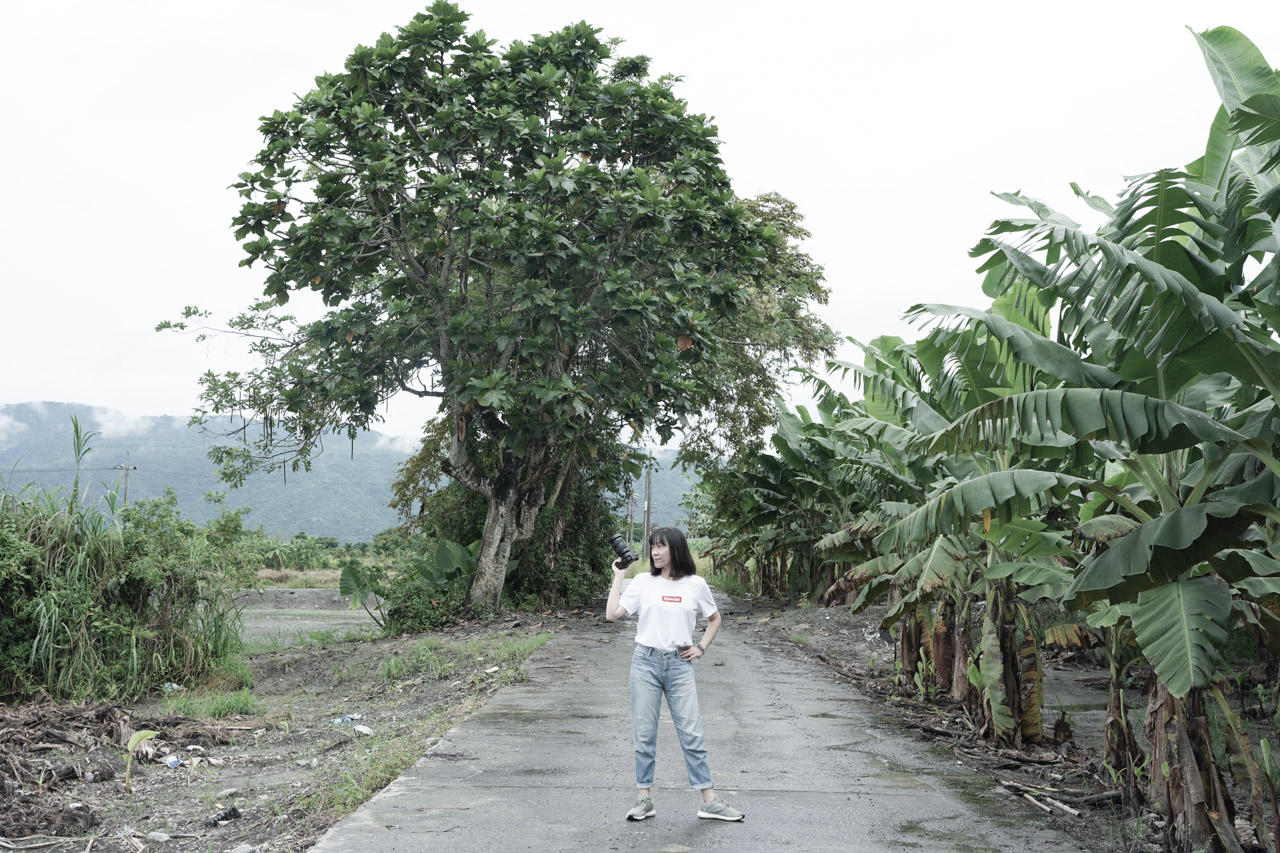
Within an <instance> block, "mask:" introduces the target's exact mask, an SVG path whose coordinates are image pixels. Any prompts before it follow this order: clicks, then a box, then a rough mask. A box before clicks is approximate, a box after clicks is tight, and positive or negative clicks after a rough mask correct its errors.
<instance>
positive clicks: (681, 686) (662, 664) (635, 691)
mask: <svg viewBox="0 0 1280 853" xmlns="http://www.w3.org/2000/svg"><path fill="white" fill-rule="evenodd" d="M664 693H665V694H666V696H667V709H668V710H669V711H670V712H671V721H672V722H673V723H675V724H676V735H677V736H678V737H679V738H680V749H681V750H683V751H684V764H685V768H686V769H687V770H688V771H689V786H690V787H691V788H696V789H698V790H703V789H704V788H710V787H712V785H711V768H710V767H709V766H708V765H707V748H706V744H705V743H704V741H703V739H702V714H701V713H700V712H699V710H698V688H697V685H695V684H694V682H693V664H692V663H691V662H689V661H686V660H681V659H680V653H679V652H675V651H673V652H663V651H659V650H658V649H651V648H649V647H648V646H642V645H638V644H637V645H636V650H635V653H634V654H633V655H632V656H631V721H632V724H633V725H634V727H635V749H636V787H637V788H652V787H653V760H654V756H655V755H657V749H658V709H659V708H660V707H661V706H662V695H663V694H664Z"/></svg>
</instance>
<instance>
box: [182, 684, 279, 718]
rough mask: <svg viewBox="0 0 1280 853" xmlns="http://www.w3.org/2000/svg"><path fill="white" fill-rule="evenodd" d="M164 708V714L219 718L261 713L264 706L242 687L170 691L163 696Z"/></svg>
mask: <svg viewBox="0 0 1280 853" xmlns="http://www.w3.org/2000/svg"><path fill="white" fill-rule="evenodd" d="M164 710H165V713H166V714H181V715H182V716H184V717H201V718H205V719H214V720H221V719H224V718H226V717H233V716H237V715H240V716H246V717H249V716H255V715H257V714H261V713H263V711H264V710H265V706H264V705H263V704H262V703H261V702H260V701H258V700H257V699H255V698H254V696H253V694H252V693H250V692H249V689H248V688H247V687H244V688H241V689H239V690H234V691H211V692H207V693H202V692H192V691H182V692H180V693H172V694H170V695H169V696H166V697H165V700H164Z"/></svg>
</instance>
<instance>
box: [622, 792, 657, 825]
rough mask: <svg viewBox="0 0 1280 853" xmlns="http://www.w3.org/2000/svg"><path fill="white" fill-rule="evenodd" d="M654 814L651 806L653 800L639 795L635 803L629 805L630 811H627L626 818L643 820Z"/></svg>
mask: <svg viewBox="0 0 1280 853" xmlns="http://www.w3.org/2000/svg"><path fill="white" fill-rule="evenodd" d="M656 814H657V811H655V810H654V808H653V800H651V799H649V798H648V797H641V798H640V799H638V800H636V804H635V805H634V806H632V807H631V811H629V812H627V820H644V819H645V818H647V817H653V816H654V815H656Z"/></svg>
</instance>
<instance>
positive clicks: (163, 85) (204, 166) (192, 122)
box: [0, 0, 1280, 435]
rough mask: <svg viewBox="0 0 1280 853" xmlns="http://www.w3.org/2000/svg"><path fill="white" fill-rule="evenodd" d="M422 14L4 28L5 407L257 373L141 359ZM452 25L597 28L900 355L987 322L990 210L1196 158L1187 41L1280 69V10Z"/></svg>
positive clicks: (146, 10) (135, 5) (98, 13)
mask: <svg viewBox="0 0 1280 853" xmlns="http://www.w3.org/2000/svg"><path fill="white" fill-rule="evenodd" d="M14 5H15V6H16V4H14ZM425 5H426V3H425V2H424V1H423V0H361V2H358V3H356V2H350V0H344V2H333V0H256V1H255V2H243V0H221V2H218V3H198V4H197V3H184V2H177V0H169V2H162V0H152V1H151V2H144V0H113V2H97V1H96V0H94V2H90V0H75V2H66V0H62V2H59V0H42V2H31V1H30V0H28V2H24V3H22V4H21V6H20V7H17V8H14V7H13V6H11V7H9V8H8V9H7V10H6V14H5V18H6V20H5V24H4V26H3V33H0V68H2V69H3V74H4V79H5V80H6V81H7V85H6V87H5V89H6V91H5V97H4V99H3V111H4V112H3V114H4V117H5V122H4V124H5V132H4V133H3V134H0V162H3V163H4V164H5V165H6V169H5V172H6V179H5V183H6V186H7V188H8V198H7V203H6V204H4V205H3V209H2V210H0V226H2V227H0V235H3V241H4V242H3V246H4V255H5V264H4V271H3V281H4V285H3V287H4V291H3V296H4V298H3V302H0V306H2V307H0V319H2V320H3V325H2V329H3V333H2V334H0V364H2V365H3V371H2V372H0V406H3V405H4V404H7V403H18V402H26V401H35V400H51V401H63V402H80V403H87V404H91V405H95V406H105V407H111V408H114V409H117V410H120V411H122V412H125V413H128V414H129V415H131V416H137V415H159V414H172V415H185V414H187V413H189V412H190V411H191V409H192V407H193V406H194V404H195V401H196V395H197V392H198V386H197V383H196V379H197V377H198V376H199V375H200V374H201V373H202V372H203V371H205V370H207V369H214V370H225V369H228V368H231V367H235V366H237V365H239V366H243V365H244V363H245V362H244V361H243V359H242V357H241V356H240V355H239V353H240V352H241V350H242V345H241V344H240V343H238V342H236V341H234V340H232V339H220V340H216V341H213V342H210V343H206V344H202V345H201V344H196V343H195V342H194V341H193V340H192V339H190V338H187V337H182V336H180V335H176V334H173V333H166V334H157V333H155V332H154V331H152V330H153V328H154V327H155V325H156V323H157V322H159V321H161V320H164V319H176V317H177V315H178V313H179V312H180V310H181V309H182V307H183V306H184V305H188V304H196V305H199V306H201V307H203V308H209V309H212V310H214V311H215V312H216V314H217V315H218V317H220V318H224V319H225V318H226V317H227V316H229V315H230V314H231V313H233V312H234V311H236V310H238V309H241V308H243V307H245V306H247V305H248V304H249V303H250V302H251V301H252V300H253V299H255V298H256V297H257V296H259V295H260V293H261V290H260V287H259V283H260V280H261V275H262V273H261V271H260V270H244V269H240V268H239V267H238V266H237V264H238V262H239V260H240V258H241V257H242V256H243V254H242V251H241V249H240V247H239V245H238V244H237V243H236V242H235V240H234V239H233V237H232V234H231V229H230V227H229V223H230V221H231V218H232V216H233V215H234V214H235V212H236V210H237V207H238V197H237V196H236V194H235V193H234V191H232V190H230V189H227V186H228V185H229V184H230V183H231V182H232V181H234V180H235V176H236V175H237V174H238V173H239V172H241V171H244V170H245V169H246V168H247V167H248V162H249V160H250V158H252V157H253V155H254V154H255V153H256V152H257V151H258V148H259V143H260V138H259V136H258V134H257V125H258V121H257V120H258V117H259V116H261V115H263V114H265V113H269V112H270V111H272V110H273V109H277V108H279V109H287V108H288V107H289V106H291V105H292V103H293V101H294V97H293V96H294V94H295V93H302V92H305V91H307V90H309V89H310V88H311V84H312V81H313V78H314V77H315V76H316V75H317V74H319V73H321V72H323V71H331V70H338V69H340V68H341V66H342V62H343V60H344V59H345V57H346V56H347V55H348V54H349V53H350V51H351V49H352V48H353V47H354V46H355V45H356V44H357V43H369V42H372V41H373V40H375V39H376V38H377V36H378V35H379V33H381V32H384V31H389V30H393V29H394V28H395V27H396V26H399V25H401V24H404V23H407V22H408V21H409V19H410V18H411V17H412V16H413V15H414V13H416V12H418V11H420V10H422V9H423V8H424V7H425ZM1211 5H1212V6H1213V7H1214V8H1212V9H1211V8H1209V7H1210V6H1211ZM462 6H463V8H464V9H466V10H468V11H470V12H471V13H472V16H473V18H472V24H473V26H475V27H479V28H483V29H484V30H485V31H486V32H487V33H488V35H489V36H490V38H497V39H499V41H500V43H502V44H506V43H507V42H509V41H511V40H512V39H515V38H525V37H527V36H529V35H530V34H533V33H541V32H547V31H550V30H554V29H558V28H560V27H561V26H563V25H565V24H568V23H573V22H576V21H578V20H583V19H585V20H587V21H589V22H590V23H591V24H593V25H594V26H596V27H600V28H602V29H603V33H602V35H603V36H605V37H611V36H619V37H622V38H624V39H626V45H624V48H623V52H624V53H626V54H636V53H643V54H647V55H649V56H651V57H652V58H653V60H654V61H653V71H654V72H655V73H667V72H671V73H677V74H681V75H683V76H684V77H685V82H684V83H683V84H682V85H681V86H680V88H679V89H678V91H679V93H680V94H681V95H682V96H683V97H684V98H685V99H686V100H687V101H688V102H689V103H690V105H691V106H692V108H693V109H695V110H696V111H699V112H705V113H709V114H711V115H713V116H714V117H715V118H716V121H717V124H718V125H719V128H720V136H721V139H722V140H723V147H722V153H723V156H724V159H725V161H726V164H727V167H728V171H729V174H730V175H731V176H732V178H733V180H734V184H735V188H736V189H737V191H738V192H739V194H741V195H754V194H756V193H760V192H763V191H766V190H774V191H777V192H780V193H782V194H783V195H785V196H788V197H790V198H792V199H794V200H795V201H796V202H797V203H798V204H799V205H800V209H801V210H802V211H803V212H804V213H805V215H806V217H807V225H808V227H809V229H810V230H811V231H812V232H813V238H812V240H811V241H810V242H809V244H808V246H807V248H808V250H809V252H810V253H811V254H812V255H813V256H814V257H815V258H816V259H817V260H818V262H820V263H821V264H823V265H824V266H825V267H826V271H827V278H828V283H829V284H830V286H831V288H832V291H833V294H832V299H831V304H830V305H829V306H828V307H827V309H826V314H825V316H826V318H827V320H828V321H829V322H830V323H831V324H832V325H833V326H834V327H836V328H837V329H838V330H839V331H840V332H841V333H842V334H845V335H852V336H854V337H856V338H859V339H861V340H867V339H869V338H872V337H875V336H876V335H879V334H901V335H904V336H910V335H913V334H914V332H913V331H912V330H911V329H910V327H909V326H907V325H906V324H904V323H903V322H902V321H901V319H900V315H901V313H902V312H903V311H904V310H905V309H906V308H907V307H908V306H910V305H911V304H913V303H917V302H950V303H958V304H967V305H982V304H984V301H983V296H982V294H981V291H980V290H979V283H978V278H977V277H976V276H975V275H974V274H973V269H974V268H975V263H974V262H973V261H972V260H971V259H970V258H969V257H968V255H967V251H968V249H969V248H970V247H971V246H972V245H973V244H974V243H975V242H977V240H978V239H979V238H980V237H981V235H982V232H983V230H984V229H985V227H986V226H987V225H988V224H989V223H990V221H991V220H992V219H994V218H996V217H998V216H1002V215H1005V213H1006V212H1007V213H1012V212H1013V208H1009V207H1008V206H1007V205H1005V204H1004V203H1002V202H1000V201H998V200H996V199H994V198H992V197H991V196H990V195H989V192H990V191H1001V192H1009V191H1013V190H1017V189H1021V190H1022V191H1023V192H1025V193H1027V194H1029V195H1033V196H1036V197H1039V198H1041V199H1044V200H1045V201H1047V202H1048V203H1050V204H1051V205H1052V206H1055V207H1058V208H1059V209H1062V210H1065V211H1067V212H1068V213H1070V214H1071V215H1073V216H1075V217H1076V218H1077V219H1080V220H1082V221H1090V219H1089V212H1088V211H1087V210H1086V209H1085V208H1084V207H1083V205H1081V204H1079V203H1078V202H1075V200H1074V199H1073V197H1072V194H1071V190H1070V188H1069V187H1068V182H1069V181H1072V180H1074V181H1077V182H1079V183H1080V184H1081V185H1082V186H1083V187H1085V188H1086V189H1090V190H1092V191H1094V192H1097V193H1100V194H1103V195H1106V196H1108V197H1110V196H1113V195H1114V194H1115V193H1116V192H1117V191H1119V190H1120V189H1121V187H1122V186H1123V181H1122V179H1121V176H1123V175H1129V174H1134V173H1139V172H1148V171H1152V170H1154V169H1156V168H1160V167H1165V166H1179V165H1182V164H1185V163H1187V162H1189V161H1191V160H1193V159H1195V158H1196V157H1198V156H1199V155H1200V153H1201V152H1202V148H1203V144H1204V140H1205V137H1206V134H1207V131H1208V126H1209V122H1210V120H1211V119H1212V117H1213V113H1214V111H1215V109H1216V108H1217V98H1216V93H1215V92H1214V89H1213V85H1212V82H1211V80H1210V78H1209V75H1208V72H1207V70H1206V69H1205V65H1204V61H1203V59H1202V57H1201V55H1200V51H1199V49H1198V48H1197V46H1196V43H1195V40H1194V39H1193V37H1192V36H1191V34H1190V33H1189V32H1188V31H1187V29H1186V27H1188V26H1189V27H1192V28H1194V29H1196V30H1204V29H1207V28H1211V27H1214V26H1218V25H1223V24H1226V25H1230V26H1234V27H1236V28H1237V29H1239V30H1241V31H1243V32H1244V33H1245V34H1246V35H1247V36H1249V37H1250V38H1251V39H1252V40H1253V41H1254V43H1255V44H1257V45H1258V46H1259V48H1261V50H1262V52H1263V54H1264V55H1266V56H1267V57H1268V59H1269V60H1270V61H1271V62H1272V63H1273V64H1276V63H1277V62H1280V3H1277V2H1276V0H1269V2H1220V3H1217V4H1208V3H1204V2H1197V3H1190V2H1145V0H1144V2H1137V0H1110V2H1075V3H1072V4H1069V5H1068V6H1065V7H1064V6H1061V5H1058V6H1056V7H1050V6H1049V5H1048V4H1039V3H1029V2H1025V0H1024V2H1016V3H995V2H980V0H974V2H969V3H955V2H946V3H929V2H924V3H921V2H916V3H902V2H898V3H874V4H871V3H857V2H854V3H819V2H808V0H793V2H789V3H776V2H773V3H764V2H730V0H682V1H681V2H669V1H668V0H649V2H646V3H634V2H626V3H618V2H601V0H596V2H585V0H583V2H579V0H545V2H539V1H538V0H522V2H517V1H516V0H466V2H463V3H462ZM845 355H846V356H847V357H852V351H851V350H850V351H848V352H846V353H845ZM432 409H434V404H433V403H431V404H426V405H423V404H420V403H418V402H417V401H410V400H408V399H403V400H401V399H396V400H395V401H393V402H392V404H391V406H390V409H389V411H388V421H387V423H386V424H384V425H383V427H382V428H381V431H383V432H387V433H391V434H401V435H416V434H417V432H418V428H419V425H420V423H421V421H422V418H423V416H424V414H425V413H427V412H428V411H429V410H432Z"/></svg>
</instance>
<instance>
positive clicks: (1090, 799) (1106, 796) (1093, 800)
mask: <svg viewBox="0 0 1280 853" xmlns="http://www.w3.org/2000/svg"><path fill="white" fill-rule="evenodd" d="M1123 796H1124V795H1123V794H1121V793H1120V792H1119V791H1103V792H1102V793H1101V794H1090V795H1089V796H1087V797H1081V798H1080V799H1078V800H1076V805H1081V806H1092V805H1096V804H1098V803H1110V802H1114V801H1115V800H1119V799H1121V798H1122V797H1123Z"/></svg>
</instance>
